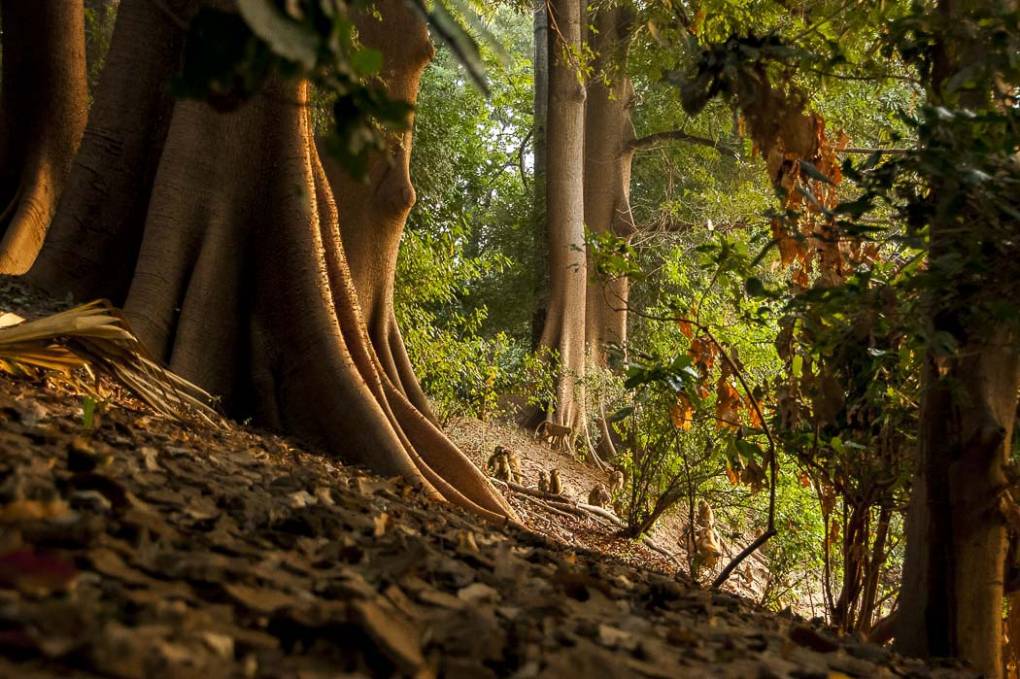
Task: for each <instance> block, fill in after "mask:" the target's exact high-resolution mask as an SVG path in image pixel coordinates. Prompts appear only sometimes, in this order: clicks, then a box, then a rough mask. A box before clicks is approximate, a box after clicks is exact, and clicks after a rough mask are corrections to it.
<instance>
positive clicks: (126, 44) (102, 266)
mask: <svg viewBox="0 0 1020 679" xmlns="http://www.w3.org/2000/svg"><path fill="white" fill-rule="evenodd" d="M197 6H198V0H165V2H163V3H162V7H161V6H160V4H158V3H155V2H152V1H151V0H124V1H123V2H122V3H121V5H120V9H119V10H118V12H117V20H116V24H115V27H114V32H113V37H112V39H111V45H110V50H109V52H108V54H107V57H106V66H105V68H104V69H103V73H102V76H101V77H100V82H99V88H98V90H97V92H96V96H95V101H94V102H93V104H92V109H91V111H90V112H89V120H88V126H87V127H86V128H85V135H84V137H83V139H82V143H81V149H80V150H79V153H78V156H77V157H76V158H75V161H74V165H73V167H72V168H71V175H70V177H69V179H68V183H67V187H66V189H65V191H64V194H63V196H62V198H61V201H60V204H59V209H58V210H57V214H56V216H55V218H54V219H53V224H52V225H51V226H50V230H49V234H48V236H47V238H46V243H45V245H44V246H43V250H42V253H41V255H40V257H39V262H38V263H37V264H36V266H35V267H33V269H32V271H31V272H30V273H29V279H30V280H31V281H32V282H33V283H35V284H36V285H38V286H40V287H42V288H44V289H46V290H49V291H50V292H52V293H55V294H58V295H64V294H67V293H69V292H70V293H72V294H73V295H74V297H76V298H77V299H91V298H95V297H106V298H108V299H111V300H113V301H114V302H115V303H117V304H120V303H122V302H123V300H124V298H125V296H126V294H127V288H128V284H129V283H130V281H131V274H132V272H133V271H134V265H135V259H136V257H137V255H138V248H139V246H140V244H141V238H142V225H143V223H144V221H145V215H146V212H147V210H148V206H149V196H150V193H151V190H152V182H153V178H154V177H155V175H156V167H157V165H158V163H159V157H160V154H161V152H162V150H163V142H164V140H165V139H166V134H167V130H168V129H169V126H170V116H171V114H172V112H173V107H174V100H173V98H172V97H171V96H170V92H169V81H170V77H171V75H172V74H173V73H174V70H175V69H176V67H177V62H178V58H179V56H180V49H181V46H182V44H183V40H184V30H183V29H182V28H180V26H179V25H178V24H177V23H175V22H174V21H173V19H172V18H171V17H170V16H169V15H168V13H167V12H168V11H169V12H172V13H173V14H175V15H176V16H178V17H180V18H181V19H187V18H189V17H190V16H191V15H192V14H193V13H194V12H195V10H196V9H197Z"/></svg>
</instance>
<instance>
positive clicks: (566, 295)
mask: <svg viewBox="0 0 1020 679" xmlns="http://www.w3.org/2000/svg"><path fill="white" fill-rule="evenodd" d="M548 7H549V29H550V30H549V54H550V64H549V108H548V126H547V134H548V142H547V149H548V171H547V175H546V219H547V223H548V230H549V282H550V289H549V310H548V313H547V315H546V319H545V325H544V327H543V329H542V337H541V341H540V342H539V344H540V345H541V346H543V347H548V348H550V349H553V350H555V351H556V352H557V353H558V357H559V366H558V368H559V375H558V377H557V384H556V403H555V405H554V408H553V409H552V412H551V413H550V417H551V419H552V420H553V421H554V422H556V423H557V424H560V425H563V426H567V427H571V428H572V429H574V430H577V428H578V424H579V423H580V422H581V417H582V405H583V402H584V401H583V396H582V395H581V394H579V393H578V392H579V391H580V390H581V388H582V384H583V382H582V380H583V379H584V368H585V336H584V335H585V321H584V312H585V302H586V292H585V290H586V278H587V267H586V264H585V260H586V257H585V251H584V247H585V245H584V104H585V89H584V85H583V84H582V80H581V79H582V77H583V76H582V75H581V72H580V69H579V64H578V63H577V60H578V58H579V55H580V52H581V17H582V11H581V3H580V2H579V1H578V0H550V2H549V5H548Z"/></svg>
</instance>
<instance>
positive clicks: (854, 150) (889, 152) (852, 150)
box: [836, 147, 917, 155]
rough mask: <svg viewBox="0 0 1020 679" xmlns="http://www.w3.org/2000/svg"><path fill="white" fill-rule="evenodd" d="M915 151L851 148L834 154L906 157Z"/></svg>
mask: <svg viewBox="0 0 1020 679" xmlns="http://www.w3.org/2000/svg"><path fill="white" fill-rule="evenodd" d="M916 150H917V149H889V148H862V147H852V148H848V149H841V150H837V151H836V153H866V154H869V155H870V154H872V153H882V154H885V155H894V154H895V155H906V154H908V153H914V152H915V151H916Z"/></svg>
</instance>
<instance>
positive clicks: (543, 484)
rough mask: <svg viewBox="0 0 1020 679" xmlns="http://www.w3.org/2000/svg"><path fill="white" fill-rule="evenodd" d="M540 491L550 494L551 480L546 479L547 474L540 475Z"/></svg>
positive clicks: (540, 473) (541, 473)
mask: <svg viewBox="0 0 1020 679" xmlns="http://www.w3.org/2000/svg"><path fill="white" fill-rule="evenodd" d="M538 489H539V490H540V491H542V492H543V493H548V492H549V479H547V478H546V477H545V472H539V473H538Z"/></svg>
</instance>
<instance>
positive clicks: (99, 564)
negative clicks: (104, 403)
mask: <svg viewBox="0 0 1020 679" xmlns="http://www.w3.org/2000/svg"><path fill="white" fill-rule="evenodd" d="M0 301H3V302H4V303H5V304H4V307H5V308H4V309H3V310H10V311H13V312H15V313H18V314H19V315H22V316H26V317H31V315H32V314H33V312H34V313H35V314H36V315H38V314H40V313H45V312H46V311H48V310H49V307H48V306H47V305H52V304H53V303H52V301H49V300H47V299H46V298H41V297H36V296H34V295H33V293H31V292H30V291H28V290H27V289H25V288H23V287H22V286H20V285H19V284H16V283H13V282H11V281H10V280H9V279H0ZM6 307H9V309H7V308H6ZM106 389H107V390H108V392H109V393H110V394H112V396H111V398H110V401H111V404H110V405H109V407H107V408H105V409H104V412H103V414H102V417H100V418H96V420H98V421H96V422H92V423H91V424H92V426H91V427H87V428H86V427H85V426H84V425H85V423H84V422H83V417H82V414H83V407H82V399H81V397H80V396H79V395H76V394H74V393H71V392H70V391H68V388H67V387H66V385H61V384H47V383H46V382H45V378H44V377H28V378H20V379H13V378H10V377H6V376H0V676H18V677H27V678H34V677H95V676H105V677H126V678H130V677H198V676H205V677H221V676H222V677H301V678H306V677H307V678H312V677H337V676H364V677H379V676H412V677H439V676H442V677H495V676H515V677H537V676H542V677H556V676H567V675H569V676H591V677H640V676H646V677H675V676H712V677H808V676H812V677H813V676H817V677H830V678H838V677H843V676H848V677H882V676H885V677H900V676H903V677H957V676H973V674H972V673H968V672H967V671H966V670H964V669H962V668H960V667H958V666H948V665H946V666H926V665H924V664H922V663H920V662H918V661H914V660H909V659H905V658H901V657H899V656H896V655H894V654H893V653H891V652H890V651H888V650H887V649H885V648H881V647H876V646H872V645H868V644H865V643H862V642H861V641H860V640H858V639H856V638H853V637H843V638H839V637H836V636H835V635H833V634H831V633H830V632H828V631H826V630H824V629H821V628H819V627H816V626H813V625H811V624H810V623H808V622H806V621H804V620H801V619H799V618H797V617H796V616H794V615H792V614H785V615H784V614H774V613H769V612H767V611H764V610H762V609H760V608H758V607H756V606H754V605H753V604H751V603H750V602H748V601H746V600H744V599H741V598H740V597H737V596H735V595H733V594H731V593H727V592H714V593H712V592H708V591H705V590H702V589H700V588H698V587H697V586H696V585H694V584H692V583H690V582H688V581H686V580H685V579H683V578H682V577H680V576H677V575H673V574H671V573H669V572H664V571H665V570H666V569H665V568H662V567H660V568H658V569H655V568H647V567H642V566H641V565H638V564H635V563H634V561H633V560H632V559H630V560H628V559H627V558H620V557H619V556H618V555H614V554H603V553H600V552H598V551H595V550H592V549H587V548H584V547H579V546H577V545H575V544H568V543H565V542H563V541H560V540H558V539H557V538H559V537H560V535H559V534H557V533H556V532H555V531H550V533H551V536H550V535H546V534H543V532H542V525H543V523H544V524H545V525H550V526H551V525H552V522H553V521H557V520H563V519H561V518H557V517H554V516H553V515H551V514H550V515H547V516H545V517H542V518H541V520H540V521H534V522H532V523H531V524H530V527H528V528H524V527H519V526H509V525H507V526H496V525H492V524H488V523H485V522H483V521H480V520H479V519H477V518H476V517H474V516H471V515H469V514H467V513H465V512H463V511H460V510H457V509H455V508H450V507H446V506H438V505H436V504H433V503H430V502H428V501H426V500H424V499H423V498H422V497H421V496H420V494H419V493H418V492H417V491H416V490H415V489H414V488H411V487H409V486H407V485H406V484H404V483H402V482H401V481H399V480H396V479H380V478H378V477H375V476H373V475H371V474H368V473H366V472H365V471H363V470H361V469H358V468H355V467H348V466H343V465H340V464H338V463H336V462H335V461H332V460H329V459H327V458H324V457H321V456H317V455H314V454H311V453H309V452H306V451H305V450H304V449H302V448H301V447H300V446H299V445H297V444H295V443H294V442H291V441H288V440H285V439H282V438H280V437H276V436H272V435H267V434H263V433H260V432H257V431H254V430H251V429H247V428H244V427H241V426H236V425H227V426H224V427H213V426H205V425H202V424H184V423H181V422H179V421H175V420H171V419H169V418H165V417H159V416H156V415H155V414H153V413H152V412H150V411H148V410H147V409H146V408H145V407H144V406H143V405H141V404H140V403H138V402H137V401H134V400H133V399H131V398H130V397H129V396H128V395H127V394H125V393H123V392H121V391H119V390H117V389H116V387H114V386H112V385H106Z"/></svg>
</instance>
